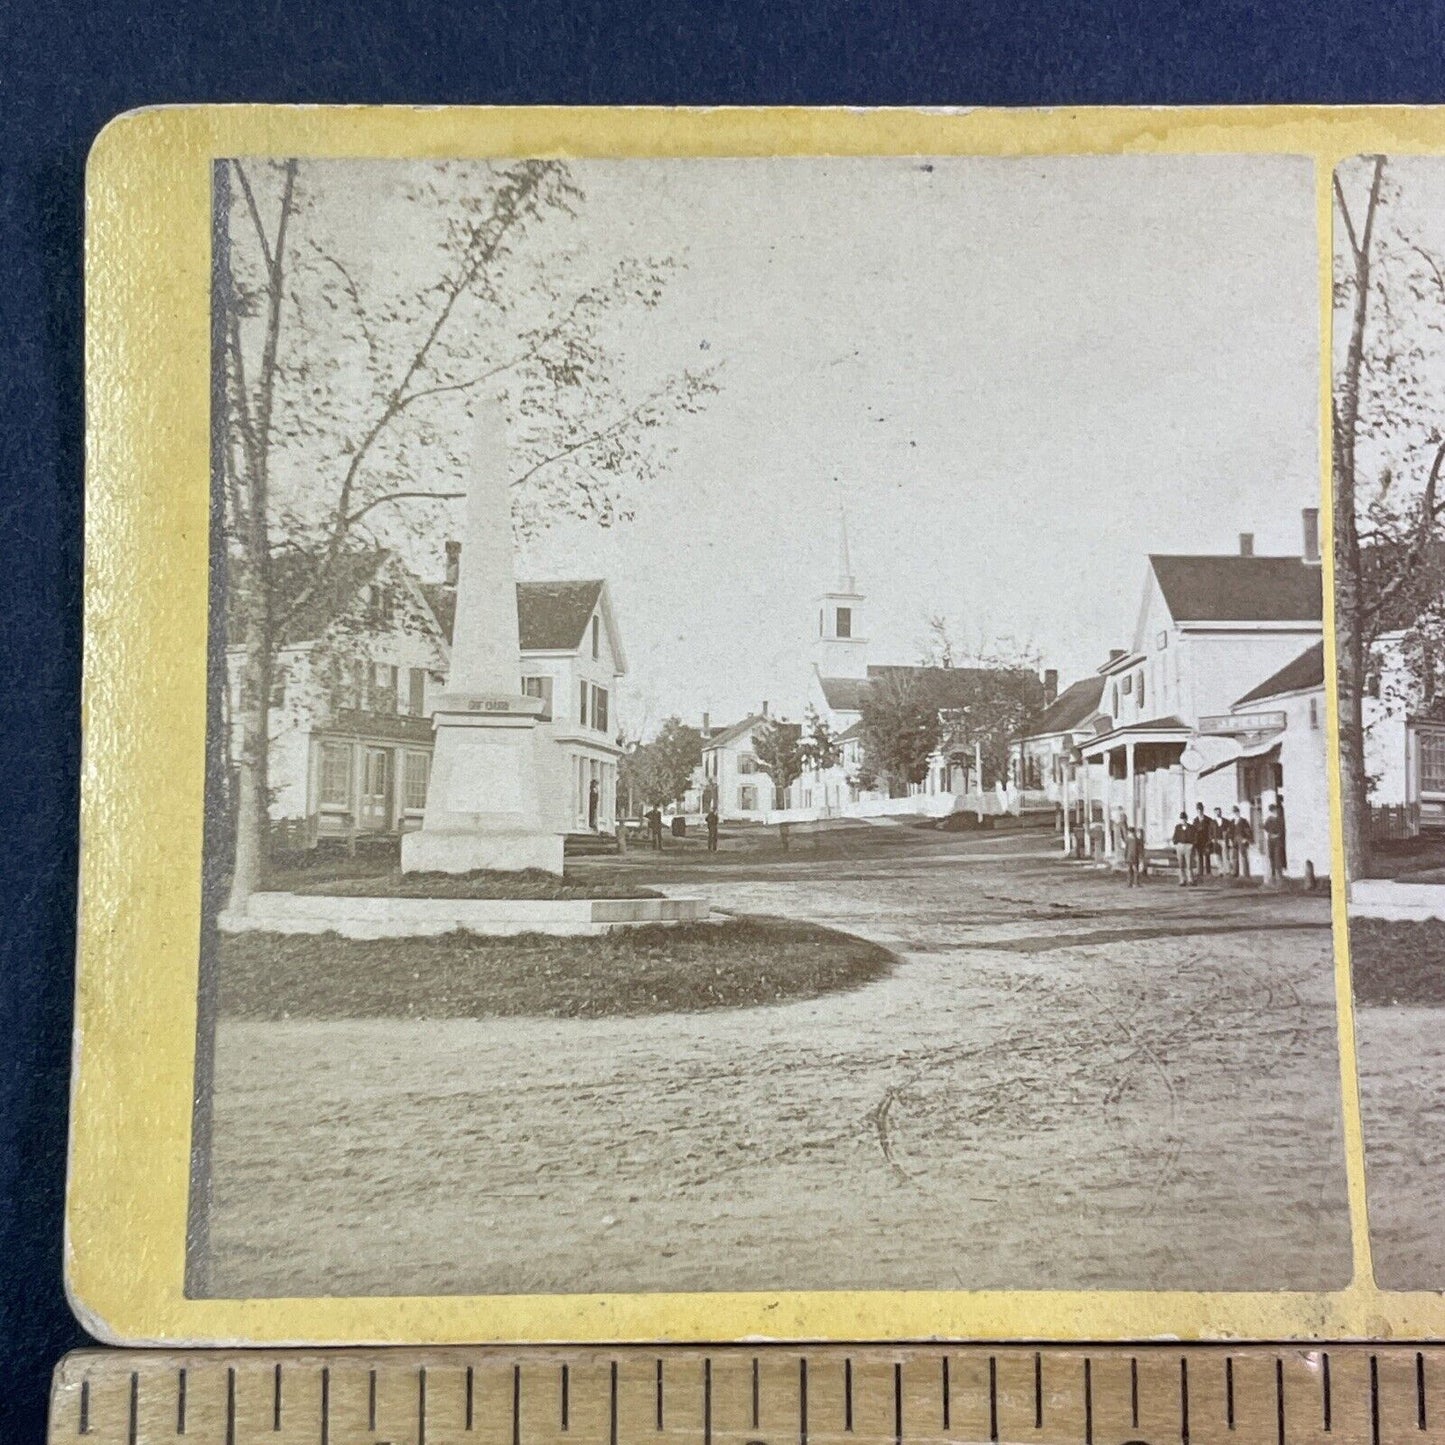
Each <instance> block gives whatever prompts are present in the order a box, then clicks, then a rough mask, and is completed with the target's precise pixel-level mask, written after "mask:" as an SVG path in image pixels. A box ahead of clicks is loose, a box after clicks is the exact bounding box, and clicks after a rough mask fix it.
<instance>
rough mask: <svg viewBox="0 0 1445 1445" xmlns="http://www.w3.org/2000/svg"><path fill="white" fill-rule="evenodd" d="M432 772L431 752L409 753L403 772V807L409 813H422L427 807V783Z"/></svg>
mask: <svg viewBox="0 0 1445 1445" xmlns="http://www.w3.org/2000/svg"><path fill="white" fill-rule="evenodd" d="M430 773H431V754H430V753H407V755H406V762H405V764H404V768H403V772H402V784H401V787H402V793H401V797H402V807H403V808H405V809H406V811H407V812H408V813H420V812H423V811H424V810H425V808H426V783H427V777H428V775H429V774H430Z"/></svg>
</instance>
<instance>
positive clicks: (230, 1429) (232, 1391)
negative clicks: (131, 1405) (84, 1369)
mask: <svg viewBox="0 0 1445 1445" xmlns="http://www.w3.org/2000/svg"><path fill="white" fill-rule="evenodd" d="M131 1439H132V1445H134V1439H135V1437H134V1436H132V1437H131ZM226 1445H236V1368H235V1366H234V1365H227V1366H226Z"/></svg>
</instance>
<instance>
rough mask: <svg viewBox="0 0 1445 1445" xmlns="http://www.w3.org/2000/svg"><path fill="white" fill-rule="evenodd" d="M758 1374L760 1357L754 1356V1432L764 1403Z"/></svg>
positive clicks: (659, 1366)
mask: <svg viewBox="0 0 1445 1445" xmlns="http://www.w3.org/2000/svg"><path fill="white" fill-rule="evenodd" d="M658 1369H659V1371H660V1370H661V1369H662V1366H661V1364H659V1365H658ZM758 1373H759V1372H758V1357H757V1356H756V1355H754V1356H753V1429H754V1430H756V1429H758V1428H759V1427H758V1414H759V1406H760V1405H761V1403H762V1391H761V1389H760V1381H759V1379H758Z"/></svg>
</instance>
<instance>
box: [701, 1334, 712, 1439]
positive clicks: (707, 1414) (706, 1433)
mask: <svg viewBox="0 0 1445 1445" xmlns="http://www.w3.org/2000/svg"><path fill="white" fill-rule="evenodd" d="M702 1445H712V1357H711V1356H709V1357H708V1358H707V1359H705V1360H704V1361H703V1362H702Z"/></svg>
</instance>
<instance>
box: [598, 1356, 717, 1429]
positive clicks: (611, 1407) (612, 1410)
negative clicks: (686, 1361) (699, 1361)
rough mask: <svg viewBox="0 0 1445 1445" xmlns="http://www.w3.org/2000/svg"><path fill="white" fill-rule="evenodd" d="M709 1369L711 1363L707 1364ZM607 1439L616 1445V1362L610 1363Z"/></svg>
mask: <svg viewBox="0 0 1445 1445" xmlns="http://www.w3.org/2000/svg"><path fill="white" fill-rule="evenodd" d="M708 1364H709V1367H711V1364H712V1362H711V1361H709V1362H708ZM607 1439H608V1441H609V1442H610V1445H617V1361H616V1360H613V1362H612V1378H611V1393H610V1395H609V1399H608V1406H607Z"/></svg>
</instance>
